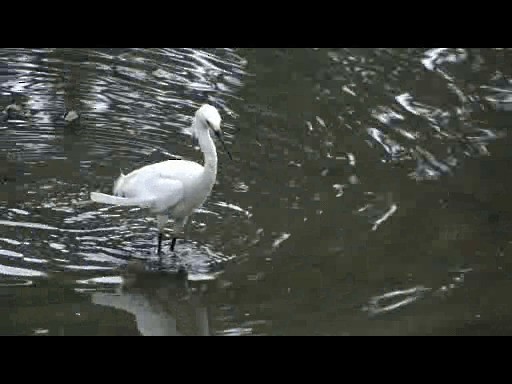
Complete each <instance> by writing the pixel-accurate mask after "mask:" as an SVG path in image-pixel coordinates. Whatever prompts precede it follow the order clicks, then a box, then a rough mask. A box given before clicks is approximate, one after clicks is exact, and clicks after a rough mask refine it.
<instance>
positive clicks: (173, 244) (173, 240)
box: [171, 237, 176, 252]
mask: <svg viewBox="0 0 512 384" xmlns="http://www.w3.org/2000/svg"><path fill="white" fill-rule="evenodd" d="M175 245H176V238H175V237H173V238H172V242H171V252H174V246H175Z"/></svg>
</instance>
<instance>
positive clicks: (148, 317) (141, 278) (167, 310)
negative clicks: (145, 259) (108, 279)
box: [91, 261, 212, 336]
mask: <svg viewBox="0 0 512 384" xmlns="http://www.w3.org/2000/svg"><path fill="white" fill-rule="evenodd" d="M192 285H195V287H192ZM211 285H212V283H211V281H208V280H206V281H202V282H192V281H190V280H188V278H187V274H186V272H183V273H181V272H180V273H177V274H174V275H170V274H169V273H161V274H158V273H155V272H147V271H145V267H144V265H143V264H142V263H141V262H137V261H136V262H131V263H129V264H128V266H127V268H126V270H125V273H124V276H123V278H122V285H121V287H120V288H119V289H117V290H116V292H115V293H108V292H94V293H93V294H92V295H91V297H92V302H93V303H94V304H98V305H104V306H109V307H113V308H116V309H118V310H123V311H126V312H129V313H131V314H133V315H134V316H135V321H136V323H137V329H138V330H139V332H140V333H141V334H142V335H143V336H185V335H188V336H193V335H199V336H210V335H211V334H212V330H211V328H210V327H211V325H210V320H209V313H208V305H209V304H208V303H207V302H205V300H204V299H203V295H204V293H205V292H206V290H207V289H208V287H209V286H211Z"/></svg>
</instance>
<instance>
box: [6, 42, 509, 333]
mask: <svg viewBox="0 0 512 384" xmlns="http://www.w3.org/2000/svg"><path fill="white" fill-rule="evenodd" d="M511 59H512V51H511V50H509V49H500V48H495V49H491V48H485V49H476V48H473V49H455V48H449V49H448V48H439V49H417V48H414V49H394V48H393V49H384V48H378V49H369V48H364V49H363V48H361V49H341V48H337V49H325V48H320V49H309V48H307V49H306V48H304V49H205V50H199V49H102V50H90V49H37V50H35V49H0V109H1V110H2V111H3V113H2V116H1V119H0V314H1V316H0V334H3V335H416V334H420V335H431V334H448V335H460V334H510V333H512V327H511V326H510V324H511V322H510V320H511V319H512V306H511V305H510V304H509V300H508V296H509V292H510V290H511V289H512V280H511V278H510V276H511V273H512V265H511V262H510V260H509V258H510V257H511V250H510V249H509V247H508V244H509V241H510V238H511V236H510V233H511V229H512V206H510V203H509V202H508V199H507V198H506V197H507V196H509V195H510V193H509V191H510V190H511V187H512V184H511V183H509V179H508V175H509V168H510V166H511V165H512V162H511V160H512V159H511V156H512V155H510V153H512V152H511V151H510V149H509V148H510V144H511V142H510V138H509V137H508V135H507V132H508V129H509V125H510V123H511V115H510V113H511V111H512V80H511V78H512V77H511V76H512V67H511V66H510V62H511ZM205 102H208V103H210V104H212V105H215V106H216V107H217V108H218V109H219V111H220V112H221V115H222V117H223V129H224V132H225V135H226V140H227V145H228V147H229V149H230V151H231V153H232V154H233V157H234V159H233V161H231V160H230V159H229V158H228V156H227V154H226V153H225V151H223V149H222V147H219V170H218V177H217V183H216V185H215V187H214V190H213V193H212V195H211V197H210V198H209V199H208V201H207V202H206V203H205V204H204V206H203V207H202V208H201V209H200V210H199V211H198V212H196V213H195V215H194V216H193V217H192V222H191V228H190V232H189V238H188V239H187V240H186V241H183V240H182V241H180V240H179V241H178V244H177V252H176V255H174V254H173V253H172V252H170V251H169V247H168V246H169V243H170V235H169V234H170V233H171V232H170V231H171V228H170V226H168V228H167V238H166V239H165V254H164V257H163V260H162V262H160V261H159V260H158V257H157V255H156V254H155V248H156V241H157V230H156V221H155V217H153V216H152V215H151V214H150V213H148V212H146V211H144V210H141V209H133V208H126V207H115V206H104V205H100V204H96V203H93V202H91V201H90V200H89V194H90V192H92V191H102V192H110V191H111V189H112V183H113V181H114V180H115V178H116V177H117V176H118V175H119V172H120V170H122V171H123V172H125V173H126V172H128V171H130V170H133V169H135V168H137V167H139V166H141V165H144V164H149V163H151V162H155V161H160V160H166V159H170V158H187V159H193V160H196V161H202V154H201V152H200V151H199V150H198V149H197V148H196V147H194V146H193V145H192V140H191V136H190V132H189V131H188V128H189V126H190V123H191V118H192V116H193V114H194V112H195V110H196V108H197V107H199V106H200V105H201V104H203V103H205Z"/></svg>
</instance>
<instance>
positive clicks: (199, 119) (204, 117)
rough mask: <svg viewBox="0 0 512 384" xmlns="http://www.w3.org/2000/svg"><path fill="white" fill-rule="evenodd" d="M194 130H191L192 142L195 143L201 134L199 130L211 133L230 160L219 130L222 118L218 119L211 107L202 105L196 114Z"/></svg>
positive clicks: (222, 135) (217, 114) (216, 113)
mask: <svg viewBox="0 0 512 384" xmlns="http://www.w3.org/2000/svg"><path fill="white" fill-rule="evenodd" d="M195 120H196V121H195V124H194V126H195V127H194V129H193V130H192V138H193V140H194V142H197V137H198V136H199V135H200V134H201V132H200V130H205V131H207V132H208V133H209V132H210V131H211V132H213V133H214V134H215V136H216V137H217V138H218V139H219V140H220V142H221V143H222V145H223V146H224V150H225V151H226V152H227V153H228V155H229V158H230V159H232V157H231V153H230V152H229V151H228V149H227V148H226V144H225V143H224V134H223V133H222V130H221V128H220V124H221V122H222V118H221V117H220V114H219V111H218V110H217V108H215V107H214V106H212V105H209V104H203V105H202V106H201V108H199V109H198V110H197V112H196V117H195Z"/></svg>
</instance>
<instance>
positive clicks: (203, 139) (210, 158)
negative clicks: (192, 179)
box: [198, 129, 217, 178]
mask: <svg viewBox="0 0 512 384" xmlns="http://www.w3.org/2000/svg"><path fill="white" fill-rule="evenodd" d="M198 141H199V147H200V148H201V151H203V154H204V169H205V172H206V173H208V174H209V175H211V176H213V177H214V178H215V175H216V174H217V148H216V147H215V143H214V142H213V139H212V138H211V136H210V132H209V131H208V130H207V129H204V130H201V131H200V134H199V135H198Z"/></svg>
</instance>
